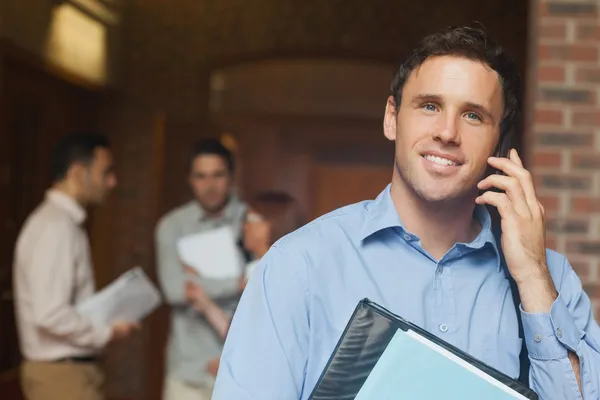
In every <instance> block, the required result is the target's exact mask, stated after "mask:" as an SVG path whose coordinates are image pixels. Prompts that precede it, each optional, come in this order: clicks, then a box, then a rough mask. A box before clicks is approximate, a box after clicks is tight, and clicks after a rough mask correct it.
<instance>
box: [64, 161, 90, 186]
mask: <svg viewBox="0 0 600 400" xmlns="http://www.w3.org/2000/svg"><path fill="white" fill-rule="evenodd" d="M86 173H87V167H86V166H85V165H84V164H82V163H79V162H75V163H73V164H72V165H71V166H70V167H69V169H68V170H67V176H66V177H67V179H68V180H69V181H71V182H77V183H80V182H83V181H84V180H85V174H86Z"/></svg>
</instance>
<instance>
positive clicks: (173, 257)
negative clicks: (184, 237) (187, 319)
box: [155, 220, 188, 307]
mask: <svg viewBox="0 0 600 400" xmlns="http://www.w3.org/2000/svg"><path fill="white" fill-rule="evenodd" d="M175 240H176V239H175V232H173V229H172V228H171V227H170V225H169V224H168V220H163V221H161V222H160V223H159V224H158V226H157V228H156V232H155V245H156V262H157V275H158V281H159V284H160V286H161V289H162V292H163V294H164V296H165V299H166V301H167V303H168V304H169V305H171V306H180V307H181V306H185V307H187V306H188V302H187V301H186V299H185V279H186V278H185V272H184V270H183V265H182V264H181V262H180V261H179V255H178V253H177V244H176V241H175Z"/></svg>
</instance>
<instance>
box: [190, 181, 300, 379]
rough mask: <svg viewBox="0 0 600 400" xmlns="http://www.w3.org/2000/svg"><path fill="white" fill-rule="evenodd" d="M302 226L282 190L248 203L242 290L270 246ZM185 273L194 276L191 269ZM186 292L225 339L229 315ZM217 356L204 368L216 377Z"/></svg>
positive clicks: (200, 293)
mask: <svg viewBox="0 0 600 400" xmlns="http://www.w3.org/2000/svg"><path fill="white" fill-rule="evenodd" d="M301 225H302V219H301V217H300V215H299V213H298V210H297V208H296V202H295V200H294V199H293V197H291V196H290V195H289V194H288V193H286V192H282V191H266V192H261V193H259V194H258V195H257V196H255V198H254V199H253V200H252V201H251V202H250V211H249V213H248V218H247V219H246V222H245V223H244V248H245V249H246V250H247V251H249V252H250V253H251V254H252V256H253V260H252V261H250V262H249V263H248V264H246V267H245V270H246V272H245V274H244V276H243V277H242V278H241V282H240V284H241V287H242V288H243V287H245V285H246V282H247V281H248V279H249V278H250V276H251V275H252V272H253V270H254V268H255V266H256V265H257V264H258V262H259V261H260V259H261V258H262V257H263V256H264V255H265V254H266V253H267V251H268V250H269V248H270V247H271V245H272V244H273V243H274V242H276V241H277V240H278V239H280V238H282V237H283V236H285V235H286V234H288V233H290V232H292V231H294V230H295V229H297V228H298V227H300V226H301ZM187 271H188V272H189V273H190V274H192V275H194V274H195V272H194V271H193V270H191V269H189V268H188V269H187ZM186 292H187V296H188V298H190V299H191V301H192V305H193V307H194V308H195V310H196V311H197V312H198V313H200V314H202V315H203V316H204V318H205V319H206V321H207V322H208V323H209V324H210V325H211V327H212V328H213V329H214V331H215V332H216V333H217V335H218V336H219V337H220V338H221V340H223V341H224V340H225V338H226V337H227V331H228V330H229V324H230V322H231V315H230V314H228V313H226V312H224V311H223V310H222V309H221V308H220V307H219V306H218V305H217V304H216V303H215V302H214V301H212V300H211V298H210V297H209V296H208V295H207V294H206V291H204V290H203V289H202V288H201V287H199V286H197V285H193V282H192V281H188V282H187V283H186ZM219 359H220V355H219V356H217V357H215V358H213V359H212V360H211V361H210V362H209V363H208V365H207V371H208V372H209V373H210V374H211V375H213V376H216V375H217V372H218V369H219Z"/></svg>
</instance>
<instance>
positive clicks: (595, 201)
mask: <svg viewBox="0 0 600 400" xmlns="http://www.w3.org/2000/svg"><path fill="white" fill-rule="evenodd" d="M571 212H575V213H582V214H589V213H597V212H600V197H590V196H573V197H572V198H571Z"/></svg>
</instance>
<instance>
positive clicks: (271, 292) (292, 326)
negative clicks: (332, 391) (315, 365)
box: [212, 245, 309, 400]
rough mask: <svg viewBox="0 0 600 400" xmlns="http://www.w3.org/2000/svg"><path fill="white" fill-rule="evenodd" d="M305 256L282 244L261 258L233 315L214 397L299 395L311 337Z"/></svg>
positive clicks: (287, 398) (272, 399)
mask: <svg viewBox="0 0 600 400" xmlns="http://www.w3.org/2000/svg"><path fill="white" fill-rule="evenodd" d="M308 298H309V293H308V284H307V274H306V261H305V258H304V257H302V256H301V255H300V256H297V255H291V254H289V253H288V252H287V251H286V252H284V251H283V250H282V249H280V248H278V247H277V245H275V246H274V247H272V248H271V250H269V252H268V253H267V254H266V255H265V256H264V257H263V259H262V260H261V261H260V263H259V265H258V267H257V269H256V271H255V272H254V273H253V275H252V277H251V278H250V280H249V282H248V285H247V286H246V289H245V291H244V294H243V296H242V299H241V301H240V304H239V307H238V309H237V311H236V313H235V316H234V318H233V321H232V324H231V327H230V330H229V333H228V335H227V340H226V342H225V347H224V350H223V354H222V358H221V365H220V367H219V373H218V376H217V381H216V386H215V390H214V393H213V397H212V398H213V400H229V399H237V400H248V399H256V400H298V399H300V397H301V395H302V390H303V382H304V371H305V369H306V363H307V354H308V350H309V348H308V342H309V341H308V337H309V314H308V312H309V311H308V310H309V308H308Z"/></svg>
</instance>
